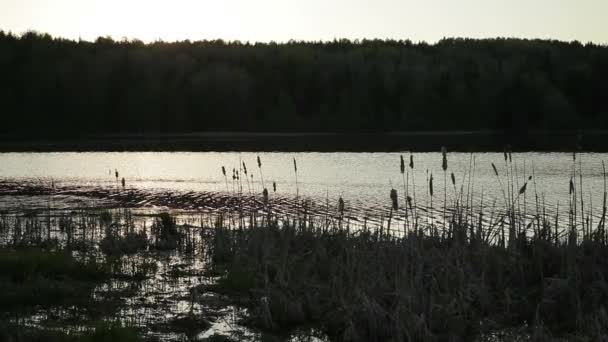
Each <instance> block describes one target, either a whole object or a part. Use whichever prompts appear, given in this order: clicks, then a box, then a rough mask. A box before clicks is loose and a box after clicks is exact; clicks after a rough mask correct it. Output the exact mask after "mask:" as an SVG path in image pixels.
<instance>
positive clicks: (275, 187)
mask: <svg viewBox="0 0 608 342" xmlns="http://www.w3.org/2000/svg"><path fill="white" fill-rule="evenodd" d="M272 190H273V191H274V192H277V182H272Z"/></svg>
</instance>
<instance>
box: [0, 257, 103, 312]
mask: <svg viewBox="0 0 608 342" xmlns="http://www.w3.org/2000/svg"><path fill="white" fill-rule="evenodd" d="M108 276H109V273H108V270H107V269H106V267H104V266H103V265H102V264H101V263H98V262H96V261H95V260H94V259H91V260H90V261H82V260H76V258H74V256H73V255H72V254H71V253H70V252H68V251H65V250H59V249H58V250H53V249H51V250H47V249H43V248H17V249H13V248H3V249H0V303H2V310H1V311H10V310H17V311H20V312H27V311H30V310H34V309H35V308H36V307H49V306H56V305H62V306H69V305H76V304H81V303H85V302H87V301H89V300H90V294H91V291H92V290H93V289H94V287H95V286H96V285H97V284H98V283H99V282H101V281H104V280H105V279H107V278H108Z"/></svg>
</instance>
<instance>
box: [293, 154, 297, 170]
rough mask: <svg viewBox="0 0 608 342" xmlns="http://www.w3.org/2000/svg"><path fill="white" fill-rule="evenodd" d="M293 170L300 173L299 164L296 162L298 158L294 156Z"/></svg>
mask: <svg viewBox="0 0 608 342" xmlns="http://www.w3.org/2000/svg"><path fill="white" fill-rule="evenodd" d="M293 170H294V171H295V172H296V173H298V164H297V163H296V158H295V157H294V158H293Z"/></svg>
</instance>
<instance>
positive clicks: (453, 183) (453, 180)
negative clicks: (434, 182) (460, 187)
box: [450, 172, 456, 186]
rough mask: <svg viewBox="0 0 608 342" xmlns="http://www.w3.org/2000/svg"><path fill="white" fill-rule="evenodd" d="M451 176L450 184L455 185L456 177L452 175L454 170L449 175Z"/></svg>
mask: <svg viewBox="0 0 608 342" xmlns="http://www.w3.org/2000/svg"><path fill="white" fill-rule="evenodd" d="M450 176H451V177H452V185H453V186H456V177H455V176H454V172H452V174H451V175H450Z"/></svg>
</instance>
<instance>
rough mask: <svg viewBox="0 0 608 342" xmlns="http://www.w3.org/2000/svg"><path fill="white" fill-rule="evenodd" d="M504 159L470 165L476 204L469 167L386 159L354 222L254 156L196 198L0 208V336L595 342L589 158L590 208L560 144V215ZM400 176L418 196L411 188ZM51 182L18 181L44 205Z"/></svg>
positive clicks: (601, 253)
mask: <svg viewBox="0 0 608 342" xmlns="http://www.w3.org/2000/svg"><path fill="white" fill-rule="evenodd" d="M504 157H505V158H504V159H505V165H504V167H497V166H496V165H495V164H491V165H487V166H485V167H489V168H492V170H493V172H494V173H495V175H496V186H498V187H499V188H500V193H501V194H502V198H499V199H498V200H499V201H502V202H504V204H503V205H496V204H494V205H492V206H491V207H490V208H491V210H480V211H475V210H476V209H474V208H479V207H477V206H475V205H474V201H477V200H478V199H477V198H478V197H476V196H475V194H474V193H472V189H474V187H472V186H471V183H472V182H474V181H475V175H474V172H471V171H472V170H468V172H467V173H466V176H465V177H464V178H462V179H460V178H459V179H457V178H456V177H454V175H453V173H452V170H451V169H450V168H449V165H448V154H447V152H446V151H444V152H443V154H442V157H441V160H440V162H441V165H442V171H443V172H442V174H439V175H435V176H433V174H430V175H429V176H428V177H427V179H426V180H420V179H413V177H412V175H413V173H412V171H413V170H414V169H415V160H414V158H413V156H410V158H408V157H407V156H406V157H401V160H400V163H399V159H398V158H395V159H396V162H395V170H396V172H400V174H401V176H402V184H400V185H394V188H392V189H390V188H389V189H387V193H386V205H385V210H384V211H383V212H381V213H376V214H379V216H380V217H376V218H375V219H372V217H367V216H366V217H360V218H358V217H357V216H356V215H355V213H351V212H350V211H351V210H353V209H352V208H349V206H348V205H346V204H345V201H344V200H343V199H342V197H340V198H339V200H338V201H337V203H329V200H327V201H326V202H325V203H320V202H316V203H315V202H313V201H311V200H310V199H309V198H307V197H306V196H305V195H304V194H301V193H299V192H296V195H295V196H294V198H290V199H289V200H287V199H286V198H284V197H279V196H277V195H275V191H274V190H275V188H276V184H275V183H274V182H271V181H268V180H266V181H265V182H264V172H263V164H262V161H261V160H260V159H259V158H258V164H257V165H255V166H256V167H250V169H249V170H246V166H245V165H237V166H236V167H235V168H234V170H233V172H232V175H230V174H229V173H228V172H225V171H226V168H225V167H222V168H221V170H222V171H223V172H224V173H223V176H225V183H226V192H225V193H223V195H221V196H220V195H214V194H210V195H209V196H207V197H206V196H200V197H195V198H196V199H197V201H198V202H197V203H198V206H197V207H195V208H185V209H184V208H181V209H180V208H179V205H180V203H181V202H180V199H179V198H178V199H172V198H171V197H170V196H165V197H160V198H164V201H165V202H157V203H164V204H170V203H174V205H175V206H176V207H174V208H173V209H171V208H167V209H162V210H159V209H148V210H141V205H142V204H141V198H138V196H141V193H139V192H138V191H137V190H134V189H131V190H128V189H124V190H123V189H121V188H116V187H114V188H112V189H110V190H108V191H106V192H103V191H97V192H94V193H93V195H91V196H92V197H90V198H98V197H113V198H114V199H115V200H117V201H119V202H120V203H122V205H121V206H119V207H116V208H114V209H107V208H98V209H94V208H87V209H78V208H72V209H61V210H60V209H51V206H50V205H49V207H48V208H49V209H48V210H36V211H27V210H25V211H10V212H3V213H0V245H1V247H0V318H1V319H0V322H1V323H0V324H1V325H2V329H1V331H2V333H1V335H0V337H1V338H2V339H3V340H9V341H40V340H45V341H46V340H57V341H60V340H61V341H63V340H68V341H69V340H74V341H76V340H78V341H80V340H82V341H110V340H125V341H147V340H150V341H153V340H176V341H179V340H209V341H216V340H263V341H283V340H288V341H386V340H394V341H471V340H474V341H503V340H513V341H515V340H520V341H521V340H524V341H554V340H563V341H598V340H602V338H604V336H605V335H606V333H607V332H608V314H607V313H606V304H607V303H608V282H607V281H606V276H607V275H608V264H607V260H608V246H607V244H608V232H606V229H605V218H606V217H605V216H606V185H605V177H606V176H605V171H604V189H603V193H604V195H603V198H604V201H603V203H602V206H601V207H600V208H601V212H600V213H594V212H593V208H594V207H593V206H592V205H590V204H589V203H587V202H586V200H585V199H586V198H587V196H586V194H584V193H582V189H583V182H584V178H583V177H582V173H581V171H580V170H581V169H582V166H581V162H580V158H579V159H578V160H577V158H576V154H574V155H573V160H572V170H571V176H570V178H569V179H566V180H565V181H564V186H566V187H569V188H570V191H569V198H567V199H565V202H566V203H567V205H566V209H563V210H562V211H561V212H560V211H559V209H558V210H552V209H551V208H549V204H546V203H544V201H543V198H542V196H539V193H538V192H537V191H536V185H535V178H534V177H535V176H534V174H533V171H529V172H530V174H516V173H515V172H513V171H512V170H513V169H512V168H510V167H509V165H512V163H513V160H512V155H511V153H510V152H505V154H504ZM293 171H294V178H295V177H297V176H298V164H297V162H296V160H295V159H294V161H293ZM218 172H219V171H218ZM247 172H248V173H247ZM254 172H257V173H259V175H260V178H261V179H262V182H264V183H263V184H265V185H264V186H263V187H264V189H263V190H264V191H262V192H261V193H259V194H256V193H252V194H249V192H248V191H247V190H245V189H248V188H249V187H250V185H249V183H248V182H249V180H248V176H246V175H248V174H251V173H254ZM229 176H231V180H230V181H229V179H228V178H229ZM300 176H301V175H300ZM415 182H425V188H426V193H425V194H420V193H413V192H412V191H411V190H412V189H415V187H413V186H412V185H413V184H414V183H415ZM230 183H231V184H230ZM230 185H232V186H230ZM438 187H443V188H444V192H443V194H444V196H438V195H437V188H438ZM450 188H451V189H453V192H454V193H455V194H456V196H451V197H450V198H449V199H448V197H447V195H446V194H447V191H448V190H447V189H450ZM9 189H10V188H9ZM54 189H55V188H54V187H51V188H46V189H45V188H43V187H37V188H35V187H34V188H32V187H29V188H28V187H24V188H22V189H21V193H22V195H24V196H34V195H36V194H40V193H42V194H46V195H45V196H46V198H48V200H49V201H50V200H52V196H53V191H59V190H57V189H55V190H54ZM71 191H74V190H71ZM80 195H81V196H83V197H85V198H86V194H85V193H81V194H80ZM3 196H7V192H5V193H3ZM191 196H194V195H191ZM526 196H529V197H530V198H531V199H530V203H526ZM438 197H439V198H438ZM159 201H160V200H159ZM172 201H173V202H172ZM481 201H483V197H482V199H481ZM425 202H426V203H425ZM481 208H483V206H481Z"/></svg>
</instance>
